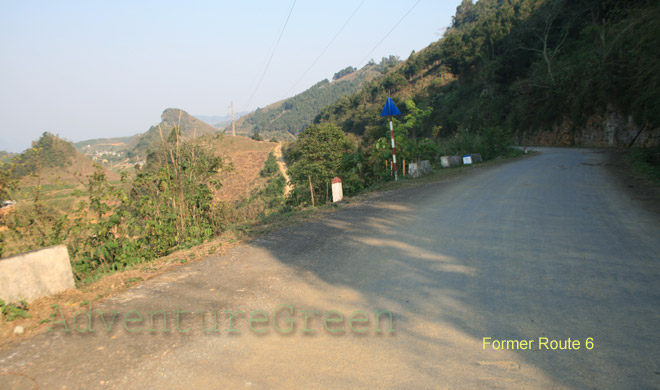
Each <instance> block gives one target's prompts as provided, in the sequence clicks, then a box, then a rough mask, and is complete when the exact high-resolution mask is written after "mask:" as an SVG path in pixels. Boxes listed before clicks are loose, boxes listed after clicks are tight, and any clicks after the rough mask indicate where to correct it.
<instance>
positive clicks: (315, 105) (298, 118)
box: [225, 56, 399, 139]
mask: <svg viewBox="0 0 660 390" xmlns="http://www.w3.org/2000/svg"><path fill="white" fill-rule="evenodd" d="M398 62H399V60H398V57H395V56H390V57H389V58H383V59H382V60H381V62H380V63H378V64H377V63H375V62H374V61H373V60H372V61H370V62H369V63H368V64H367V65H365V66H364V67H363V68H362V69H359V70H357V69H355V68H353V67H350V66H349V67H347V68H345V69H342V70H340V71H338V72H337V73H335V75H334V77H333V81H332V82H330V81H329V80H327V79H325V80H322V81H320V82H318V83H316V84H315V85H314V86H312V87H311V88H309V89H307V90H306V91H304V92H301V93H300V94H298V95H296V96H293V97H291V98H288V99H285V100H282V101H279V102H277V103H274V104H271V105H270V106H267V107H264V108H261V109H257V110H256V111H255V112H253V113H251V114H248V115H246V116H244V117H242V118H241V119H240V120H238V121H237V122H236V131H237V132H239V133H247V134H255V133H258V134H260V135H261V136H262V137H268V138H270V137H272V136H275V137H277V138H280V139H291V135H296V134H298V133H299V132H301V131H302V130H304V129H305V127H307V126H308V125H309V124H310V123H312V120H314V118H315V117H316V115H317V114H318V113H319V112H320V110H321V109H322V108H323V107H325V106H327V105H329V104H332V103H334V102H335V101H337V99H339V98H341V97H342V96H346V95H350V94H353V93H355V92H357V91H358V90H359V89H360V88H361V87H362V85H363V84H364V83H365V82H367V81H369V80H373V79H375V78H377V77H379V76H381V75H382V74H383V73H385V72H387V71H388V70H389V69H390V68H391V67H393V66H394V65H396V64H397V63H398ZM225 131H226V132H231V125H229V126H228V127H227V128H226V129H225Z"/></svg>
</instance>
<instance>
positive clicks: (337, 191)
mask: <svg viewBox="0 0 660 390" xmlns="http://www.w3.org/2000/svg"><path fill="white" fill-rule="evenodd" d="M343 198H344V191H343V190H342V187H341V179H340V178H338V177H336V176H335V178H334V179H332V202H333V203H337V202H341V200H342V199H343Z"/></svg>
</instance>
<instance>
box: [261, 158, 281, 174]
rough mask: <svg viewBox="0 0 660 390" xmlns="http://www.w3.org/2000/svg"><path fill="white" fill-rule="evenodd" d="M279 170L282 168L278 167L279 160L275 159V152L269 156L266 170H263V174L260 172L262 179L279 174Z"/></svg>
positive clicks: (265, 164) (265, 165) (265, 166)
mask: <svg viewBox="0 0 660 390" xmlns="http://www.w3.org/2000/svg"><path fill="white" fill-rule="evenodd" d="M279 169H280V168H279V166H278V165H277V159H275V155H274V154H273V152H270V154H268V158H266V162H265V163H264V168H263V169H262V170H261V172H259V175H260V176H261V177H270V176H273V175H274V174H275V173H276V172H278V171H279Z"/></svg>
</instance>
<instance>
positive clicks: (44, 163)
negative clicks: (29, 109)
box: [12, 133, 77, 177]
mask: <svg viewBox="0 0 660 390" xmlns="http://www.w3.org/2000/svg"><path fill="white" fill-rule="evenodd" d="M76 153H77V152H76V149H75V148H74V146H73V144H71V143H70V142H67V141H64V140H62V139H60V138H58V137H56V136H54V135H53V134H50V133H43V134H42V135H41V137H40V138H39V139H38V140H37V141H34V142H32V148H30V149H27V150H26V151H24V152H23V153H21V154H19V155H18V156H15V157H14V158H13V159H12V162H13V163H14V170H13V174H14V176H15V177H22V176H26V175H29V174H34V173H35V172H37V171H38V170H40V169H41V167H56V168H64V167H67V166H69V165H71V161H72V159H73V157H74V156H75V155H76Z"/></svg>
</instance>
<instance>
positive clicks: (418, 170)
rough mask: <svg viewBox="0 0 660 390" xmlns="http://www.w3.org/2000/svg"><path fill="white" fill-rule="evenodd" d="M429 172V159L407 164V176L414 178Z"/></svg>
mask: <svg viewBox="0 0 660 390" xmlns="http://www.w3.org/2000/svg"><path fill="white" fill-rule="evenodd" d="M429 173H431V162H430V161H429V160H424V161H419V162H415V163H410V164H409V165H408V176H410V177H412V178H413V179H416V178H418V177H420V176H422V175H428V174H429Z"/></svg>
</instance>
